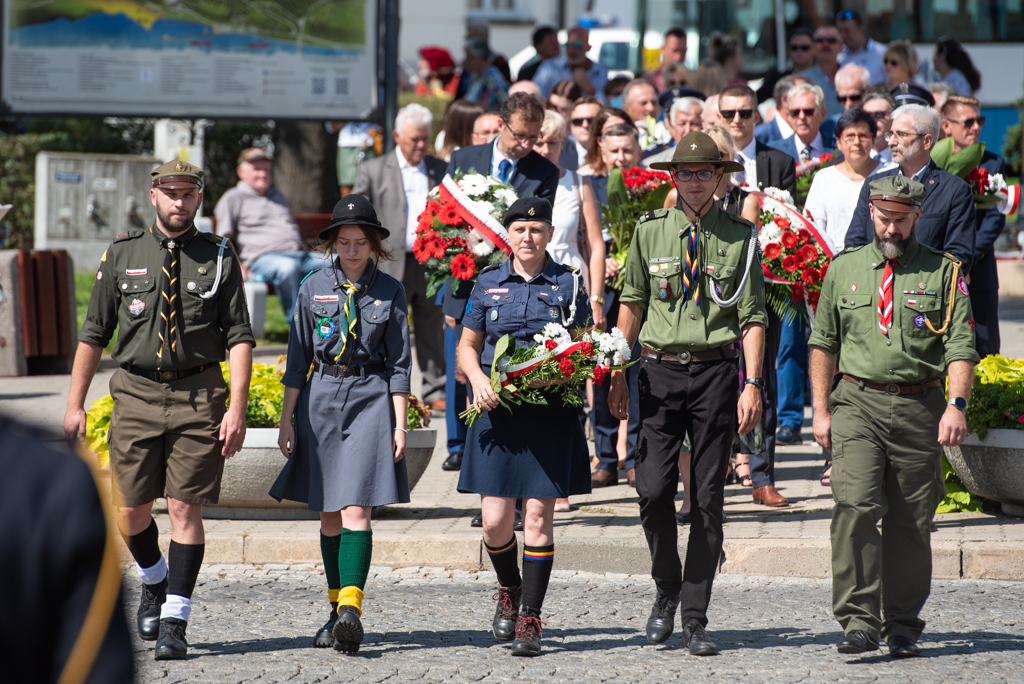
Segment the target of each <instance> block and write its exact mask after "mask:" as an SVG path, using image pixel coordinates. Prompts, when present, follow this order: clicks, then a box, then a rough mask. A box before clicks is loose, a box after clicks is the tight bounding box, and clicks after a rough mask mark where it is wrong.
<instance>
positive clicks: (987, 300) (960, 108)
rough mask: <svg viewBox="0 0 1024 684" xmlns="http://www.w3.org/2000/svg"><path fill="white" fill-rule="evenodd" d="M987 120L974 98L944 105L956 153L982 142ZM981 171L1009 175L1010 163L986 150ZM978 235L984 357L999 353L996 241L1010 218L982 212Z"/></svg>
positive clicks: (976, 301)
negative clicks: (982, 129)
mask: <svg viewBox="0 0 1024 684" xmlns="http://www.w3.org/2000/svg"><path fill="white" fill-rule="evenodd" d="M984 124H985V117H983V116H981V105H980V104H979V103H978V101H977V100H976V99H974V98H973V97H963V96H961V95H950V96H949V97H947V98H946V102H945V104H943V105H942V131H943V132H944V133H945V134H946V137H947V138H952V139H953V153H954V154H956V153H958V152H960V151H961V150H963V149H964V148H965V147H970V146H971V145H975V144H977V142H978V139H979V138H980V137H981V127H982V126H983V125H984ZM978 168H981V169H985V170H986V171H987V172H988V174H989V175H990V176H991V175H992V174H995V173H998V174H1005V173H1006V163H1005V162H1004V161H1003V158H1002V157H1000V156H999V155H998V154H993V153H991V152H989V151H988V150H985V152H984V154H983V155H982V157H981V162H980V163H979V164H978ZM975 212H976V215H977V220H976V222H975V232H974V266H972V267H971V273H970V276H969V277H968V284H969V287H970V293H971V310H972V311H973V312H974V322H975V327H974V334H975V342H976V344H977V347H978V355H979V356H981V357H985V356H990V355H993V354H998V353H999V274H998V273H997V272H996V253H995V250H994V249H993V245H994V244H995V241H996V238H997V237H999V235H1000V233H1002V232H1003V228H1005V227H1006V216H1004V215H1003V214H1001V213H999V211H998V210H997V209H996V208H995V207H988V208H986V209H978V208H977V207H975Z"/></svg>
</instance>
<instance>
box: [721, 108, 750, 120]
mask: <svg viewBox="0 0 1024 684" xmlns="http://www.w3.org/2000/svg"><path fill="white" fill-rule="evenodd" d="M718 113H719V114H721V115H722V119H724V120H725V121H732V120H733V119H734V118H736V115H737V114H738V115H739V117H740V118H741V119H749V118H750V117H752V116H754V110H753V109H720V110H718Z"/></svg>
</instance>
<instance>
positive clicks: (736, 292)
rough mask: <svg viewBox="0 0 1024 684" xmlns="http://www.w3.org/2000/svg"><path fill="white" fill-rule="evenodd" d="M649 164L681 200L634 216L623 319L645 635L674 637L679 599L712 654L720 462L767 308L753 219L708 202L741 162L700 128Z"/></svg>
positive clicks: (621, 384)
mask: <svg viewBox="0 0 1024 684" xmlns="http://www.w3.org/2000/svg"><path fill="white" fill-rule="evenodd" d="M651 166H652V168H657V169H664V170H666V171H668V172H669V173H670V174H671V175H672V182H673V184H674V185H675V187H676V188H677V190H678V193H679V204H678V205H677V207H676V208H674V209H659V210H657V211H651V212H648V213H647V214H644V215H643V216H642V217H640V220H639V221H638V222H637V226H636V232H635V234H634V236H633V242H632V245H631V247H630V250H629V256H628V258H627V260H626V268H625V273H626V276H625V284H624V286H623V288H622V295H621V297H620V301H621V305H620V309H619V319H618V327H619V328H620V329H621V330H622V332H623V333H624V334H625V336H626V339H627V340H628V341H629V344H630V346H632V345H633V344H634V343H635V342H636V341H637V337H638V335H639V341H640V345H641V349H642V352H641V358H640V360H639V365H640V375H639V382H638V385H637V387H638V391H639V392H640V397H639V400H640V402H639V403H640V435H639V438H638V439H637V445H636V489H637V493H638V494H639V495H640V520H641V522H642V523H643V527H644V533H645V534H646V535H647V543H648V545H649V546H650V549H651V575H652V576H653V577H654V582H655V585H656V586H657V589H658V595H657V599H656V601H655V604H654V609H653V610H652V611H651V616H650V619H649V620H648V621H647V639H648V640H649V641H650V642H652V643H661V642H663V641H665V640H666V639H668V638H669V636H670V635H671V634H672V630H673V623H674V620H675V613H676V607H677V606H679V607H680V612H681V615H680V618H681V624H682V633H683V643H684V645H686V646H687V647H688V648H689V650H690V653H692V654H694V655H711V654H714V653H717V652H718V648H717V647H716V646H715V644H714V642H713V641H712V640H711V639H710V638H709V637H708V635H707V633H706V632H705V631H704V628H705V627H706V625H707V609H708V604H709V602H710V600H711V585H712V582H713V580H714V576H715V570H716V569H717V568H718V562H719V559H720V557H721V553H722V505H723V502H724V490H725V476H726V469H727V467H728V463H729V453H730V451H731V449H732V439H733V435H734V434H735V432H736V429H737V425H738V426H739V432H740V434H746V433H748V432H750V431H751V430H752V429H753V428H754V426H755V425H756V424H757V422H758V421H759V420H760V416H761V411H762V397H761V391H762V389H763V387H764V381H763V380H762V378H761V365H762V360H763V356H764V330H765V326H766V324H767V321H768V314H767V311H766V310H765V299H764V283H763V280H762V275H761V262H760V259H759V258H758V256H757V249H758V245H757V234H756V231H755V228H754V226H753V224H751V223H749V222H748V221H745V220H743V219H741V218H736V217H733V216H730V215H728V214H726V213H725V212H724V211H722V210H721V209H719V208H718V206H717V204H715V201H714V194H713V193H714V189H715V187H716V186H717V185H718V182H719V181H720V180H721V178H722V174H723V173H734V172H737V171H742V170H743V167H742V166H740V165H739V164H737V163H736V162H733V161H728V160H724V159H722V156H721V154H720V153H719V151H718V147H717V146H716V145H715V143H714V141H713V140H712V139H711V138H710V137H709V136H708V135H707V134H706V133H703V132H701V131H695V132H693V133H690V134H688V135H686V136H684V137H683V138H682V139H681V140H680V141H679V143H678V144H677V145H676V151H675V154H674V155H673V157H672V159H671V160H670V161H667V162H658V163H655V164H652V165H651ZM644 309H646V310H647V319H646V321H644V322H643V326H642V327H641V320H642V317H643V310H644ZM741 339H742V341H743V355H744V359H745V361H746V371H747V377H748V378H750V379H748V380H747V384H745V385H744V386H743V391H742V393H740V392H739V390H738V388H739V374H738V373H739V371H738V368H737V364H738V361H739V351H738V350H737V348H736V343H737V342H738V341H740V340H741ZM611 382H612V385H611V390H610V393H609V398H608V403H609V407H610V408H611V412H612V414H613V415H615V416H617V417H619V418H620V419H625V418H626V414H627V410H628V406H629V397H628V395H629V388H628V387H627V385H626V382H625V377H624V371H621V370H618V371H614V372H613V373H612V380H611ZM684 436H689V438H690V444H691V446H692V453H693V457H692V460H691V487H692V490H693V491H692V493H691V497H692V500H693V508H692V517H691V522H690V530H689V540H688V542H687V545H686V572H685V580H684V578H683V568H682V566H681V564H680V560H679V553H678V551H677V548H676V541H677V536H678V533H677V531H676V518H675V508H674V499H675V495H676V489H677V483H678V480H679V466H678V457H679V451H680V449H681V448H682V445H683V438H684Z"/></svg>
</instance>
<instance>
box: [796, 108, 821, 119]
mask: <svg viewBox="0 0 1024 684" xmlns="http://www.w3.org/2000/svg"><path fill="white" fill-rule="evenodd" d="M816 111H818V110H817V108H816V107H807V108H805V109H790V110H789V115H790V116H791V117H793V118H794V119H799V118H800V115H801V114H803V115H804V116H806V117H807V118H808V119H810V118H811V117H813V116H814V112H816Z"/></svg>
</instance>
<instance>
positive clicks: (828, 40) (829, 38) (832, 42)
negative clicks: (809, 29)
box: [814, 36, 839, 45]
mask: <svg viewBox="0 0 1024 684" xmlns="http://www.w3.org/2000/svg"><path fill="white" fill-rule="evenodd" d="M814 42H815V43H828V44H829V45H835V44H836V43H838V42H839V39H838V38H835V37H833V36H821V37H820V38H815V39H814Z"/></svg>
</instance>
